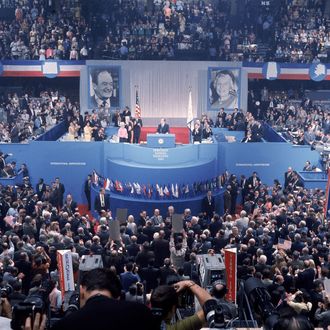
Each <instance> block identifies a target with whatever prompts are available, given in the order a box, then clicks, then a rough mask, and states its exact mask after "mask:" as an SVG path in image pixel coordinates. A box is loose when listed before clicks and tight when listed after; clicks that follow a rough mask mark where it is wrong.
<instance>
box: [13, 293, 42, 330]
mask: <svg viewBox="0 0 330 330" xmlns="http://www.w3.org/2000/svg"><path fill="white" fill-rule="evenodd" d="M44 312H45V303H44V301H43V299H42V298H41V297H40V296H38V295H32V296H29V297H27V298H26V299H25V300H24V301H23V302H20V303H18V304H16V305H14V307H13V318H12V321H11V323H10V325H11V328H12V329H13V330H21V329H22V326H23V327H24V325H25V321H26V319H27V318H28V317H31V322H32V324H33V322H34V318H35V316H36V314H37V313H40V314H43V313H44Z"/></svg>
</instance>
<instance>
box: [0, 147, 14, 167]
mask: <svg viewBox="0 0 330 330" xmlns="http://www.w3.org/2000/svg"><path fill="white" fill-rule="evenodd" d="M11 155H12V154H4V153H3V152H2V151H0V170H3V169H4V168H5V166H6V158H7V157H8V156H11Z"/></svg>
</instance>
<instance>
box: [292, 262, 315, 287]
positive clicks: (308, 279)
mask: <svg viewBox="0 0 330 330" xmlns="http://www.w3.org/2000/svg"><path fill="white" fill-rule="evenodd" d="M304 267H305V269H304V270H303V271H302V272H299V273H298V278H297V280H296V287H297V288H298V289H305V290H306V291H308V292H309V291H311V290H312V289H313V282H314V278H315V275H316V273H315V270H314V268H313V266H312V264H311V262H310V260H304Z"/></svg>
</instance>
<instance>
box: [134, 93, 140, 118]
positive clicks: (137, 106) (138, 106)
mask: <svg viewBox="0 0 330 330" xmlns="http://www.w3.org/2000/svg"><path fill="white" fill-rule="evenodd" d="M135 118H137V119H140V118H141V108H140V102H139V94H138V91H137V90H136V98H135Z"/></svg>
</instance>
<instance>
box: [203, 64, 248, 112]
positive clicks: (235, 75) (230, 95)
mask: <svg viewBox="0 0 330 330" xmlns="http://www.w3.org/2000/svg"><path fill="white" fill-rule="evenodd" d="M240 81H241V69H240V68H208V110H216V111H218V110H219V109H220V108H225V109H226V110H232V109H234V108H240Z"/></svg>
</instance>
